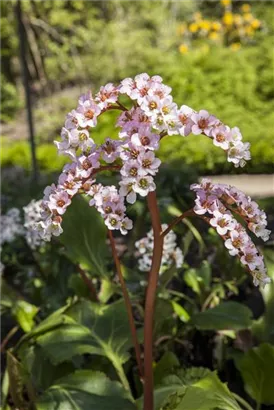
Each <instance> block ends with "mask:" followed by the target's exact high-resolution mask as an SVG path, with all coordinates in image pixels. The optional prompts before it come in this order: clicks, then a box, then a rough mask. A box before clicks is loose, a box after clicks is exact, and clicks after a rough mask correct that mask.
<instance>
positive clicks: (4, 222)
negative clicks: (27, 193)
mask: <svg viewBox="0 0 274 410" xmlns="http://www.w3.org/2000/svg"><path fill="white" fill-rule="evenodd" d="M0 226H1V236H0V246H2V245H3V244H4V243H6V242H7V243H10V242H13V241H14V240H15V239H16V237H17V236H22V235H24V227H23V225H22V221H21V217H20V210H19V209H18V208H10V209H9V210H8V212H7V213H6V214H5V215H1V223H0Z"/></svg>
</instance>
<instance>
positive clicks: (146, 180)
mask: <svg viewBox="0 0 274 410" xmlns="http://www.w3.org/2000/svg"><path fill="white" fill-rule="evenodd" d="M132 188H133V190H134V191H135V192H136V193H137V194H140V195H141V196H147V194H148V193H149V192H151V191H155V189H156V185H155V183H154V181H153V178H152V177H150V176H140V177H137V179H136V181H135V183H134V184H133V186H132Z"/></svg>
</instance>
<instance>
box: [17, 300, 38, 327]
mask: <svg viewBox="0 0 274 410" xmlns="http://www.w3.org/2000/svg"><path fill="white" fill-rule="evenodd" d="M38 310H39V309H38V308H37V307H36V306H34V305H31V304H30V303H28V302H25V301H24V300H18V301H16V302H15V304H14V306H13V308H12V314H13V316H14V317H15V319H16V320H17V322H18V323H19V325H20V326H21V328H22V329H23V330H24V332H30V331H31V329H32V328H33V326H34V325H35V322H34V320H33V319H34V317H35V316H36V314H37V312H38Z"/></svg>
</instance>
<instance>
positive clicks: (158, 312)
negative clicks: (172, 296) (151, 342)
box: [153, 298, 175, 339]
mask: <svg viewBox="0 0 274 410" xmlns="http://www.w3.org/2000/svg"><path fill="white" fill-rule="evenodd" d="M172 314H173V308H172V305H171V303H170V301H169V300H165V299H162V298H158V299H157V300H156V305H155V314H154V318H155V319H154V326H153V334H154V338H155V339H156V338H158V337H160V336H162V335H166V334H171V333H172V329H173V328H174V325H175V320H174V318H173V317H172Z"/></svg>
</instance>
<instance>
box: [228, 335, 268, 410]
mask: <svg viewBox="0 0 274 410" xmlns="http://www.w3.org/2000/svg"><path fill="white" fill-rule="evenodd" d="M236 365H237V367H238V369H239V370H240V372H241V375H242V378H243V380H244V384H245V390H246V391H247V393H248V394H249V395H250V396H251V397H252V398H253V399H254V400H256V401H257V402H258V403H264V404H274V389H273V381H274V347H273V346H272V345H270V344H268V343H263V344H261V345H260V346H259V347H255V348H253V349H251V350H249V351H248V352H247V353H245V354H244V355H243V357H242V358H240V359H239V360H236Z"/></svg>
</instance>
